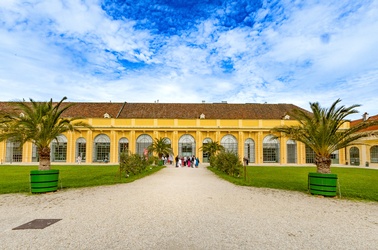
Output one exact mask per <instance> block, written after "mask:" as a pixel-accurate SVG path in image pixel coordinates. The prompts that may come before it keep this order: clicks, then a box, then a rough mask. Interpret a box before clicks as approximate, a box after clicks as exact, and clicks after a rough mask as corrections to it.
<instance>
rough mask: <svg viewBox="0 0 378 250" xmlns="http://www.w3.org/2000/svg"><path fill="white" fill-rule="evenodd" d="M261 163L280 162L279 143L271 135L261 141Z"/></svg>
mask: <svg viewBox="0 0 378 250" xmlns="http://www.w3.org/2000/svg"><path fill="white" fill-rule="evenodd" d="M263 162H264V163H265V162H280V143H279V141H278V140H277V139H276V138H274V137H273V136H272V135H267V136H265V138H264V140H263Z"/></svg>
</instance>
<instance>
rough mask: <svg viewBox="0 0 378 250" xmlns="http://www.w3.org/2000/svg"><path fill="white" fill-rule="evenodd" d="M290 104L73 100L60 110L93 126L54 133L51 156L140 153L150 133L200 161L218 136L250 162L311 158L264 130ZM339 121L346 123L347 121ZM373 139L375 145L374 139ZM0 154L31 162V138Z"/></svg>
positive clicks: (1, 147)
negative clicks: (206, 145)
mask: <svg viewBox="0 0 378 250" xmlns="http://www.w3.org/2000/svg"><path fill="white" fill-rule="evenodd" d="M7 108H8V103H6V102H3V103H0V109H2V110H4V109H7ZM293 109H300V108H299V107H297V106H295V105H292V104H253V103H252V104H228V103H224V102H223V103H201V104H183V103H180V104H174V103H173V104H168V103H127V102H125V103H75V105H74V106H73V107H71V108H70V109H69V110H67V111H66V112H65V113H64V114H63V116H65V117H81V118H82V119H83V120H85V121H86V122H87V123H89V124H90V125H91V126H92V127H93V128H92V129H87V128H81V129H79V130H78V131H75V132H67V133H65V134H62V135H60V136H59V137H58V138H57V139H58V140H57V141H54V142H53V143H52V144H51V161H52V162H56V163H72V164H74V163H75V162H77V159H78V157H80V158H81V162H82V163H83V164H84V163H87V164H91V163H103V162H107V163H110V164H118V162H119V157H120V153H121V152H122V151H123V150H125V149H127V150H129V151H130V152H132V153H137V154H140V155H144V154H145V153H146V148H147V147H148V146H149V145H150V144H151V143H153V141H154V139H155V138H166V139H167V141H168V143H169V144H171V147H172V149H173V152H174V156H176V155H179V156H191V155H195V156H198V157H199V159H200V161H201V162H207V161H208V156H207V155H206V154H205V153H203V152H202V151H201V150H200V148H201V147H202V146H203V145H204V144H206V143H209V142H219V143H220V144H221V145H223V146H224V147H225V148H226V149H227V150H229V151H232V152H235V153H237V154H238V155H239V157H240V159H242V158H244V157H246V158H248V159H249V162H250V164H270V165H271V164H283V165H286V164H287V165H304V164H313V163H314V154H313V152H312V150H311V149H309V148H307V147H305V145H304V144H302V143H300V142H296V141H293V140H290V139H289V138H285V137H281V138H279V139H274V137H273V134H271V132H270V130H271V129H272V128H273V127H276V126H281V125H294V124H296V123H297V122H296V121H295V120H293V119H292V118H291V117H290V116H289V115H288V114H289V113H290V111H292V110H293ZM344 126H345V128H347V127H349V122H347V123H346V124H345V125H344ZM373 143H375V144H376V145H378V142H377V141H376V140H375V141H373ZM373 149H374V148H373ZM350 150H351V149H350V148H347V149H343V150H339V151H337V152H334V153H333V154H332V161H333V164H346V163H349V164H352V160H353V159H352V158H350V153H349V151H350ZM360 150H361V149H360ZM368 150H371V149H370V148H369V149H368ZM377 150H378V148H377ZM352 151H353V149H352ZM373 151H374V150H373ZM374 152H375V151H374ZM373 156H374V157H375V156H376V155H375V154H374V155H373ZM374 157H373V158H374ZM0 159H1V162H2V163H11V162H20V163H21V162H22V163H32V162H37V161H38V155H37V151H36V147H35V146H34V145H33V143H31V142H30V143H26V144H24V145H20V144H19V143H17V142H13V141H9V140H8V141H3V142H0ZM371 159H372V158H371V157H370V156H369V155H368V156H367V157H366V161H371ZM374 159H375V158H374ZM364 160H365V159H360V163H361V161H362V162H363V161H364ZM377 160H378V157H377Z"/></svg>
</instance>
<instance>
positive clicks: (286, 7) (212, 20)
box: [0, 0, 378, 119]
mask: <svg viewBox="0 0 378 250" xmlns="http://www.w3.org/2000/svg"><path fill="white" fill-rule="evenodd" d="M0 16H1V18H0V38H1V39H0V58H1V60H0V86H1V89H0V101H11V100H17V99H18V100H19V99H23V98H24V99H26V100H28V99H29V98H33V99H34V100H40V101H44V100H49V99H50V98H53V99H54V100H60V99H61V98H62V97H63V96H67V97H68V101H85V102H109V101H112V102H124V101H127V102H151V103H152V102H155V101H157V100H159V102H163V103H175V102H178V103H200V102H202V101H206V102H207V103H212V102H221V101H227V102H228V103H265V102H267V103H293V104H295V105H298V106H300V107H303V108H306V109H308V108H309V102H320V104H321V105H322V106H324V107H327V106H329V105H330V104H331V103H333V102H334V101H335V100H336V99H338V98H340V99H342V104H343V105H347V106H349V105H352V104H361V105H362V106H361V107H360V108H359V109H358V110H359V111H360V113H359V114H357V115H355V116H353V117H350V118H351V119H359V118H361V115H362V113H364V112H368V113H369V114H370V115H376V114H378V105H377V103H378V102H377V99H378V98H377V93H378V60H377V58H378V48H377V46H378V1H377V0H375V1H374V0H372V1H363V0H362V1H353V0H345V1H339V0H329V1H325V0H324V1H319V0H316V1H315V0H304V1H295V0H293V1H289V0H288V1H252V0H250V1H245V0H238V1H232V0H202V1H198V0H197V1H195V0H176V1H174V0H172V1H171V0H148V1H144V0H122V1H121V0H102V1H100V0H81V1H78V0H54V1H43V0H1V1H0Z"/></svg>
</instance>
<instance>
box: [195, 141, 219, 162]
mask: <svg viewBox="0 0 378 250" xmlns="http://www.w3.org/2000/svg"><path fill="white" fill-rule="evenodd" d="M199 149H200V150H202V151H203V152H204V153H207V154H208V155H209V159H211V156H213V155H216V154H217V153H218V152H221V151H224V147H223V146H222V145H220V144H219V142H217V141H215V142H208V143H206V144H204V145H203V146H202V147H200V148H199Z"/></svg>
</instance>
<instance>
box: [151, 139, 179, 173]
mask: <svg viewBox="0 0 378 250" xmlns="http://www.w3.org/2000/svg"><path fill="white" fill-rule="evenodd" d="M147 150H148V152H149V153H156V154H157V155H158V157H159V160H158V165H159V166H162V165H163V160H162V159H161V158H162V157H163V155H173V150H172V148H171V145H170V144H168V141H167V139H166V138H159V139H158V138H155V141H154V142H153V143H152V144H151V145H150V146H148V148H147Z"/></svg>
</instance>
